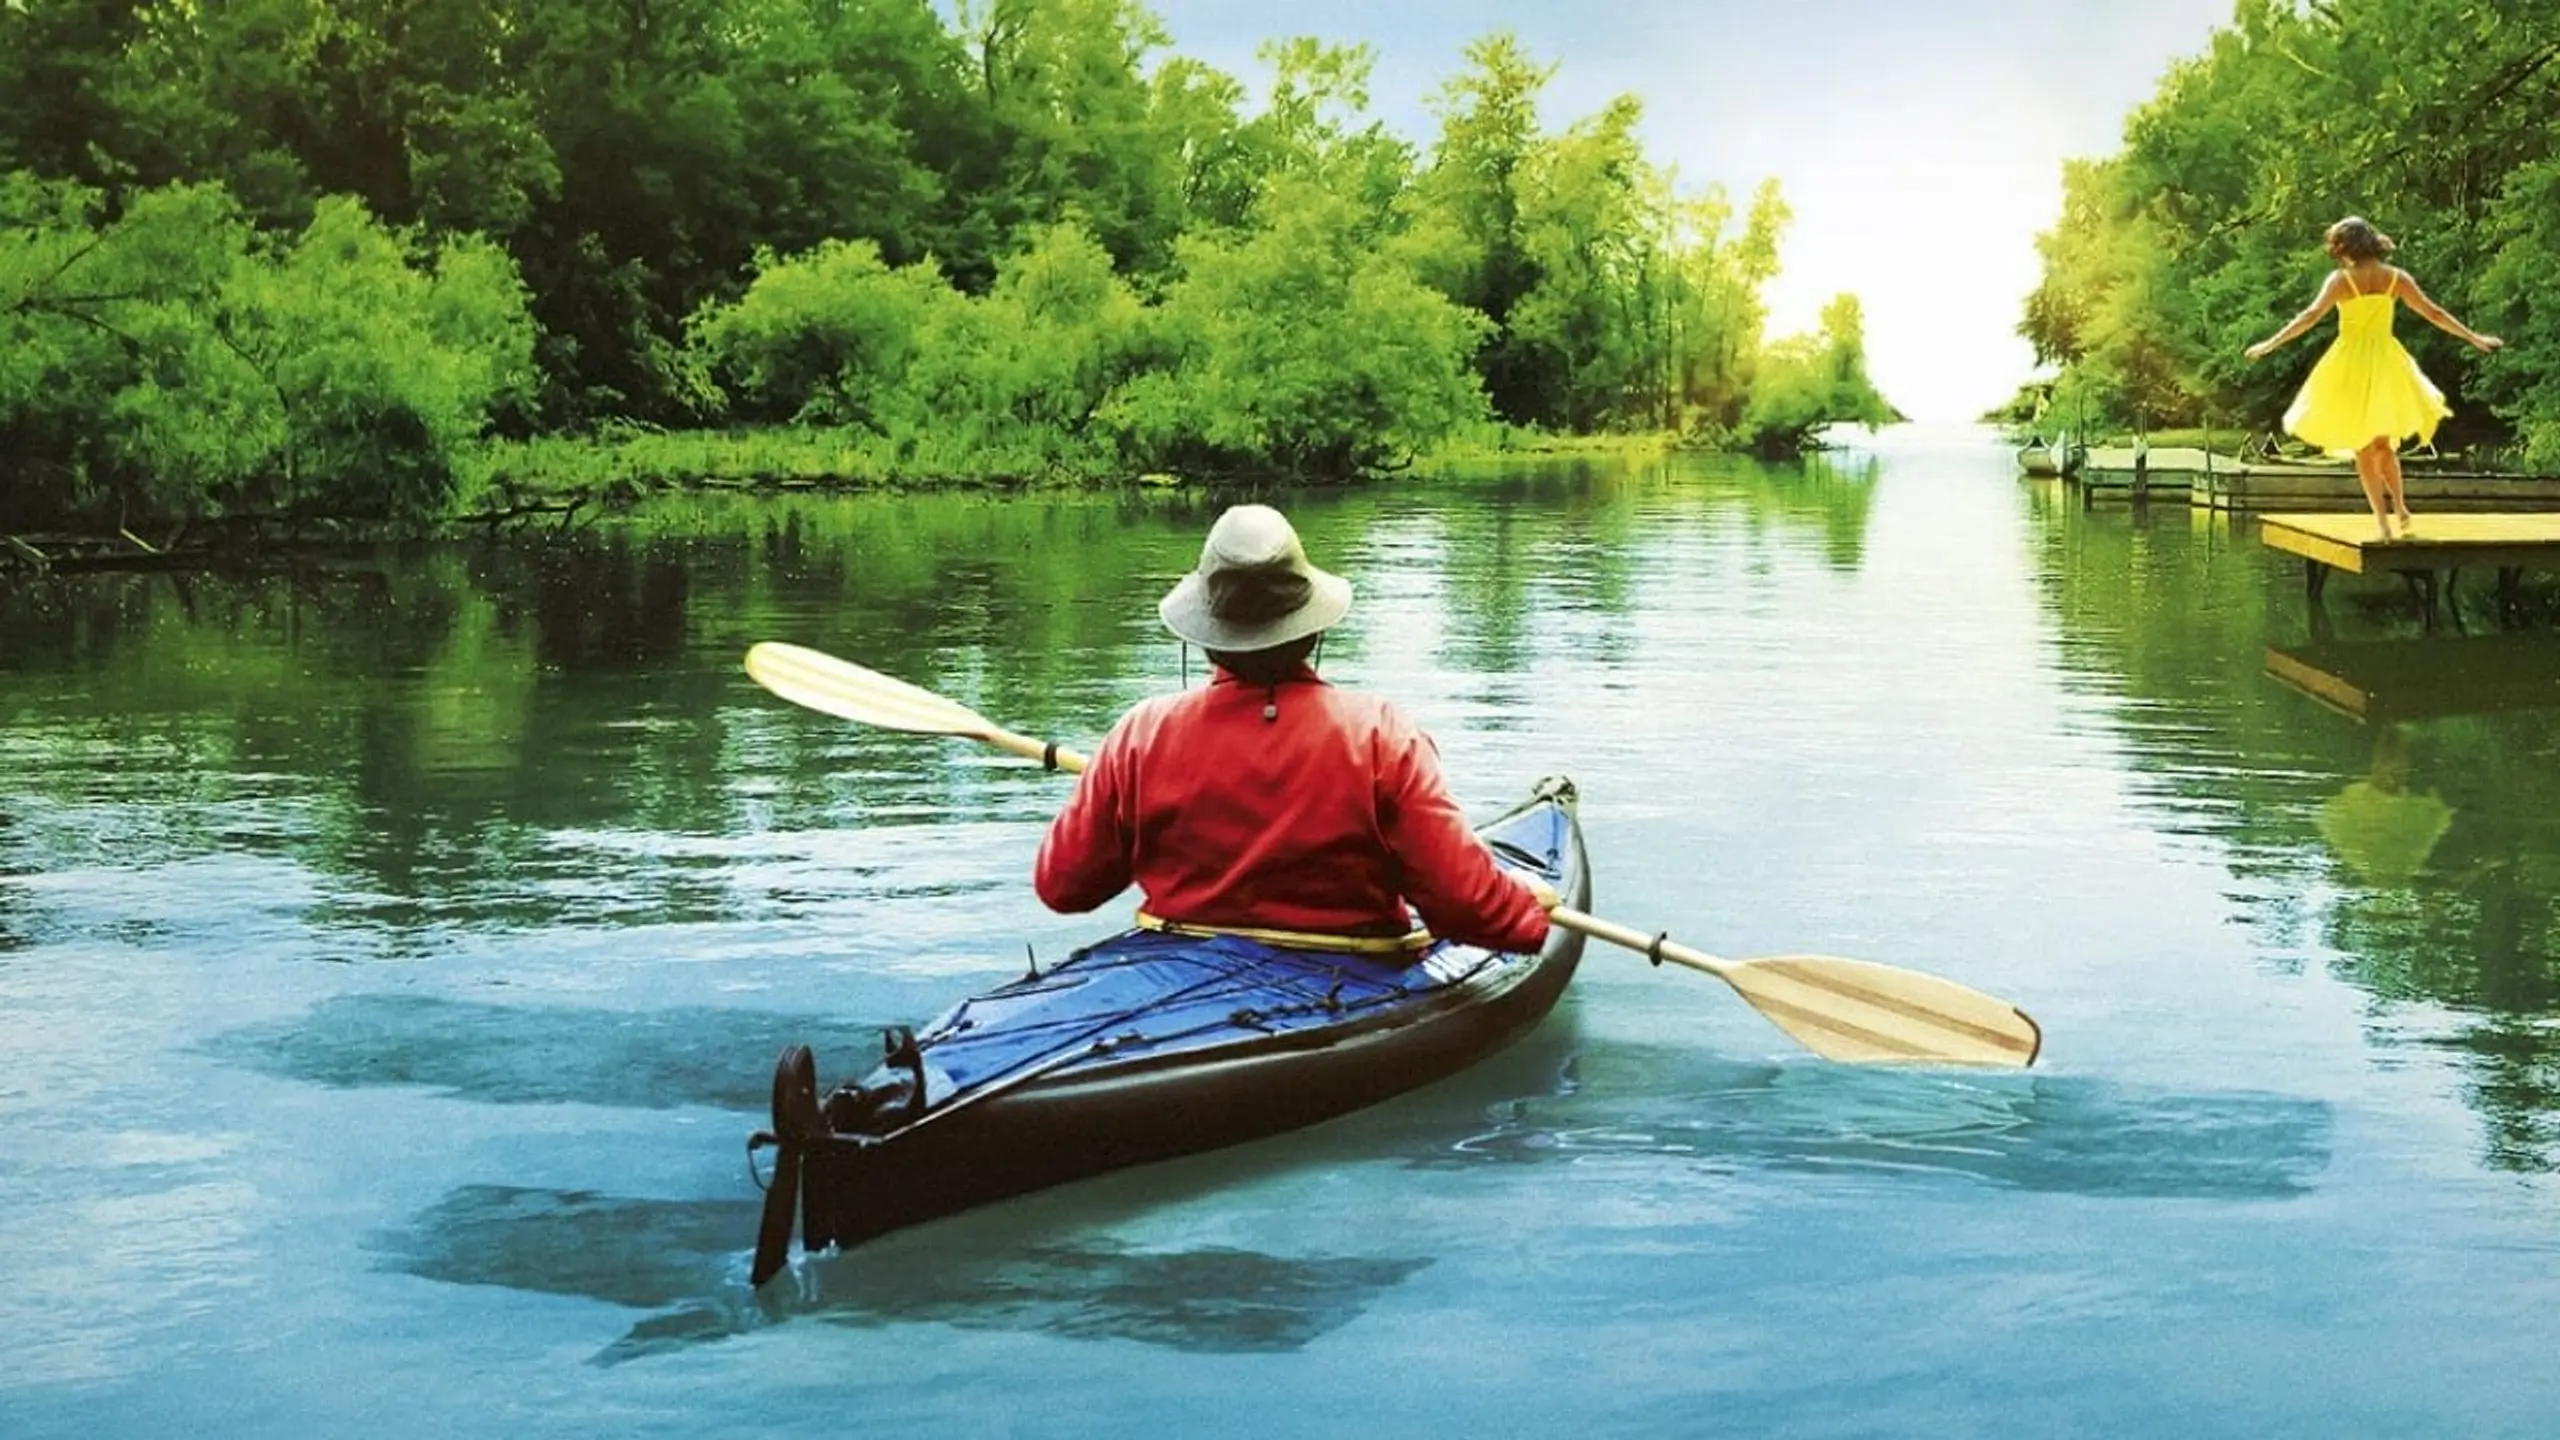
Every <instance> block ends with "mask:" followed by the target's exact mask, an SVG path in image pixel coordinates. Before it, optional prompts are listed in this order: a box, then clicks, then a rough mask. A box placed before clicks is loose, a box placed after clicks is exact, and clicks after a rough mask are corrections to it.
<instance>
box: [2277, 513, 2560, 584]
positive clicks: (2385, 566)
mask: <svg viewBox="0 0 2560 1440" xmlns="http://www.w3.org/2000/svg"><path fill="white" fill-rule="evenodd" d="M2258 538H2259V540H2260V542H2262V543H2264V544H2266V545H2269V546H2271V547H2273V548H2275V549H2278V550H2283V551H2286V552H2289V553H2291V554H2295V555H2299V556H2301V557H2303V558H2304V559H2305V560H2309V561H2313V562H2316V563H2318V564H2322V565H2327V566H2329V567H2331V568H2332V569H2337V570H2345V571H2349V572H2351V573H2354V574H2359V575H2361V574H2364V573H2366V572H2367V571H2372V570H2451V569H2459V568H2463V567H2474V568H2496V569H2501V570H2506V569H2538V568H2539V569H2560V514H2519V513H2512V512H2507V513H2481V512H2465V513H2460V514H2448V515H2433V514H2422V515H2419V516H2418V517H2417V518H2416V519H2415V521H2414V522H2412V525H2411V527H2410V533H2409V535H2408V536H2407V538H2405V539H2398V540H2383V539H2381V538H2379V537H2378V536H2376V535H2375V533H2374V521H2373V516H2372V515H2371V514H2369V513H2358V514H2353V515H2337V514H2312V513H2297V514H2283V515H2262V516H2260V517H2259V519H2258Z"/></svg>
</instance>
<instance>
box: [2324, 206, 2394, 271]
mask: <svg viewBox="0 0 2560 1440" xmlns="http://www.w3.org/2000/svg"><path fill="white" fill-rule="evenodd" d="M2325 238H2326V240H2327V241H2328V245H2329V253H2330V254H2332V255H2335V256H2337V257H2338V258H2339V259H2341V260H2351V261H2354V262H2355V263H2357V264H2359V265H2361V264H2363V263H2364V262H2365V261H2367V260H2379V259H2381V258H2382V257H2383V256H2385V255H2388V254H2390V253H2391V252H2392V251H2394V250H2396V249H2398V248H2399V246H2397V245H2396V244H2394V243H2392V239H2391V237H2390V236H2388V235H2385V234H2383V233H2382V232H2381V231H2379V230H2376V229H2374V228H2373V222H2372V221H2370V220H2367V219H2366V218H2364V217H2363V216H2361V215H2350V216H2348V217H2347V218H2346V219H2344V220H2341V221H2339V222H2338V223H2337V224H2335V225H2332V226H2330V227H2329V233H2328V235H2327V236H2326V237H2325Z"/></svg>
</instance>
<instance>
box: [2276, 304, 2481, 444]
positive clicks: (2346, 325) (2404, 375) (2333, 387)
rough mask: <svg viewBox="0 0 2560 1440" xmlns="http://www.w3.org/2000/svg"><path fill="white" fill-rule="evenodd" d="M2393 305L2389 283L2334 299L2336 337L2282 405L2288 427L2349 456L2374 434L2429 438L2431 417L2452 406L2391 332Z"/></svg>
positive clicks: (2395, 438) (2394, 438) (2444, 413)
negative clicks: (2370, 291) (2290, 399)
mask: <svg viewBox="0 0 2560 1440" xmlns="http://www.w3.org/2000/svg"><path fill="white" fill-rule="evenodd" d="M2347 284H2348V286H2349V287H2350V288H2352V287H2353V286H2354V285H2355V281H2353V280H2349V281H2348V282H2347ZM2392 309H2393V306H2392V301H2391V292H2390V291H2388V290H2379V291H2376V292H2374V293H2373V294H2370V295H2367V294H2363V293H2361V292H2359V293H2358V294H2355V295H2352V296H2350V297H2348V298H2347V299H2344V300H2341V301H2339V302H2338V338H2337V339H2335V340H2332V341H2330V342H2329V350H2328V353H2327V354H2324V355H2322V356H2321V357H2320V360H2319V363H2317V364H2315V365H2313V366H2312V367H2311V374H2310V375H2309V377H2307V378H2306V379H2304V380H2303V382H2302V393H2300V394H2298V395H2296V396H2294V397H2293V403H2292V404H2291V405H2289V406H2287V407H2285V412H2284V428H2285V429H2286V430H2287V431H2288V432H2290V433H2292V434H2294V435H2296V436H2299V437H2301V439H2302V440H2303V441H2304V442H2305V443H2307V444H2311V445H2317V446H2319V447H2320V448H2321V449H2323V450H2326V451H2328V452H2329V453H2330V454H2332V455H2353V454H2354V453H2356V452H2357V451H2358V450H2361V449H2363V448H2364V447H2365V446H2367V445H2370V444H2372V443H2373V442H2374V440H2375V438H2376V437H2381V438H2384V439H2388V440H2390V441H2391V442H2392V443H2393V444H2394V445H2397V444H2398V443H2399V442H2400V441H2402V440H2406V439H2408V438H2409V437H2410V436H2413V435H2414V436H2416V437H2417V438H2418V439H2419V440H2421V441H2425V440H2432V439H2434V438H2435V434H2436V422H2437V421H2439V420H2442V419H2444V418H2445V417H2446V416H2447V415H2450V414H2452V413H2453V410H2452V408H2451V407H2450V406H2448V405H2446V404H2445V403H2444V392H2443V391H2441V390H2438V389H2437V388H2436V387H2435V382H2434V381H2431V380H2429V379H2428V378H2427V376H2426V372H2425V371H2423V370H2420V369H2419V368H2418V362H2417V361H2416V360H2414V359H2412V358H2410V355H2409V352H2408V351H2407V350H2404V349H2402V348H2401V346H2400V342H2399V341H2398V340H2396V339H2394V338H2393V337H2392V334H2391V313H2392Z"/></svg>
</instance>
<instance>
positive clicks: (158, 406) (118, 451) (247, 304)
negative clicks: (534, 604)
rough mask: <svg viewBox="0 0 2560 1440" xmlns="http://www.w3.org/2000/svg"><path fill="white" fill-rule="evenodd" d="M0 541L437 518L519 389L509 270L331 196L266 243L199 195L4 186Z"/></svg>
mask: <svg viewBox="0 0 2560 1440" xmlns="http://www.w3.org/2000/svg"><path fill="white" fill-rule="evenodd" d="M0 294H5V295H7V296H9V297H11V303H10V304H9V306H8V307H7V308H6V309H0V438H5V441H6V442H7V443H8V444H9V445H10V446H11V447H12V448H13V450H14V464H13V465H12V467H11V474H10V477H9V479H10V483H9V484H8V486H7V488H6V489H5V490H0V521H9V520H12V519H15V518H20V517H41V516H46V515H58V514H64V513H82V512H86V513H95V514H105V515H113V516H115V517H117V518H118V519H119V520H128V519H129V520H140V519H144V518H158V517H166V516H181V517H206V518H210V517H219V516H223V515H233V514H240V513H243V512H247V513H253V514H261V515H279V516H285V517H292V516H297V515H305V514H315V513H328V514H332V515H342V516H344V515H352V516H364V517H374V518H386V519H388V518H397V517H406V516H418V515H429V514H435V513H439V512H442V511H445V510H449V509H451V508H452V507H454V506H456V505H459V504H461V503H464V502H465V501H466V500H467V499H468V498H469V497H468V494H467V488H468V485H469V481H470V476H469V473H468V471H469V457H470V449H469V447H470V444H471V442H472V441H473V440H474V439H475V438H476V437H477V436H478V435H479V434H480V433H481V431H482V429H483V428H484V426H485V424H486V421H487V417H488V416H489V414H490V413H491V412H492V410H493V409H494V408H496V407H498V406H500V405H502V404H504V403H505V402H507V401H508V400H509V399H510V398H512V397H516V396H520V395H523V394H525V393H527V392H528V391H529V389H530V386H531V383H532V378H533V377H532V347H533V329H532V325H531V323H530V322H529V321H528V319H527V318H526V315H525V309H524V296H523V291H522V288H521V286H520V285H519V284H518V282H517V279H516V273H515V270H514V267H513V266H512V265H510V264H509V263H508V261H507V259H506V257H505V256H503V255H501V254H499V253H498V252H497V251H496V250H495V249H494V248H492V247H491V246H490V245H489V244H488V243H487V242H485V241H482V240H478V239H476V238H474V237H471V236H467V235H464V236H455V237H451V238H448V239H446V240H444V241H442V242H439V243H437V244H435V245H433V246H432V247H430V246H426V245H424V244H423V243H420V242H416V241H414V240H412V239H409V238H407V237H404V236H402V235H399V234H395V233H393V232H390V231H388V230H386V229H384V228H383V226H381V225H380V224H379V223H377V222H376V221H375V220H374V219H373V218H372V217H371V216H370V215H368V214H367V213H366V212H365V209H364V207H363V205H362V204H360V203H359V202H357V201H355V200H353V199H351V198H347V197H343V196H341V197H333V198H331V199H328V200H324V201H322V202H321V203H320V204H319V205H317V206H316V207H315V208H314V210H313V212H312V216H311V219H310V222H309V223H308V224H307V225H305V226H303V227H302V229H301V230H300V232H299V233H298V234H267V233H260V232H258V231H255V230H253V229H252V227H251V226H250V225H249V224H248V223H247V222H246V221H245V220H244V219H243V218H242V217H241V216H240V214H239V211H238V209H237V207H236V206H235V205H234V204H233V203H232V201H231V200H230V199H229V197H227V196H226V195H225V194H224V193H223V192H222V191H220V190H219V189H217V188H214V187H211V186H204V185H194V186H170V187H165V188H162V189H156V190H148V191H141V192H137V193H135V194H134V195H133V196H131V197H130V200H129V202H128V204H127V205H126V207H125V208H124V210H123V213H122V214H120V215H118V216H116V217H115V218H114V219H112V220H108V219H105V218H103V216H102V215H101V204H100V200H99V197H98V196H97V194H96V193H95V192H93V191H89V190H86V189H84V188H82V187H78V186H73V185H66V184H55V183H46V182H38V181H34V180H31V179H29V178H27V177H26V176H24V175H23V174H21V175H13V176H0Z"/></svg>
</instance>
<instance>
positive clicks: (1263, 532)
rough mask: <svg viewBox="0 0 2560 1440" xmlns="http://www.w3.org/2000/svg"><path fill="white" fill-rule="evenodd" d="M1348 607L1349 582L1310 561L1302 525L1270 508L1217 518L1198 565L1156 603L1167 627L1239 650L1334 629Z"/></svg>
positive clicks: (1244, 508) (1207, 646)
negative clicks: (1300, 532) (1302, 540)
mask: <svg viewBox="0 0 2560 1440" xmlns="http://www.w3.org/2000/svg"><path fill="white" fill-rule="evenodd" d="M1350 612H1351V582H1350V581H1348V580H1345V579H1343V578H1342V577H1341V576H1339V575H1335V574H1332V573H1330V572H1327V571H1324V570H1319V569H1317V568H1316V567H1315V566H1314V565H1313V564H1311V563H1309V562H1308V560H1307V548H1306V547H1305V546H1304V545H1301V544H1299V543H1298V532H1297V531H1296V529H1294V528H1292V527H1291V526H1290V524H1289V521H1288V518H1287V517H1286V516H1283V515H1282V514H1281V513H1280V512H1279V511H1277V510H1274V509H1272V508H1271V507H1270V506H1268V505H1238V506H1235V507H1233V508H1231V509H1229V510H1228V511H1227V513H1226V514H1224V515H1221V516H1219V517H1218V523H1217V524H1215V525H1212V526H1210V527H1209V539H1208V541H1207V543H1205V544H1203V545H1202V546H1201V547H1200V565H1199V568H1197V569H1195V570H1193V571H1192V572H1191V573H1190V574H1188V575H1185V576H1183V577H1182V580H1181V582H1180V583H1179V584H1176V585H1175V586H1174V587H1173V589H1172V590H1170V591H1168V592H1167V593H1166V595H1165V597H1164V599H1162V600H1160V601H1158V602H1156V614H1158V615H1160V616H1162V617H1163V618H1164V628H1166V629H1167V630H1170V631H1172V632H1173V633H1174V634H1176V635H1178V636H1180V637H1181V638H1183V639H1185V640H1188V641H1190V642H1191V643H1192V644H1194V645H1197V646H1199V647H1200V648H1201V649H1203V650H1225V651H1229V652H1233V653H1239V654H1241V653H1244V652H1247V651H1253V650H1268V649H1270V648H1271V647H1272V646H1274V645H1286V644H1288V643H1289V642H1290V641H1292V640H1302V639H1305V638H1306V637H1307V636H1309V635H1313V634H1315V633H1316V632H1317V631H1319V630H1330V629H1332V628H1333V627H1334V626H1335V625H1338V624H1340V623H1341V622H1342V617H1343V616H1345V615H1347V614H1349V613H1350Z"/></svg>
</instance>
